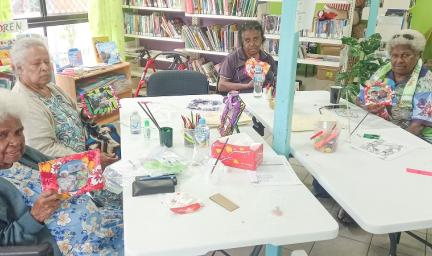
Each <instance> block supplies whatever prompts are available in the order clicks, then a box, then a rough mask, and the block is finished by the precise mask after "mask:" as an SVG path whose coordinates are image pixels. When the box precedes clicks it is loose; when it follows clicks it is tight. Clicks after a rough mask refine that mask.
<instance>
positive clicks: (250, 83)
mask: <svg viewBox="0 0 432 256" xmlns="http://www.w3.org/2000/svg"><path fill="white" fill-rule="evenodd" d="M251 88H254V81H253V79H252V80H250V81H249V83H247V84H245V89H251Z"/></svg>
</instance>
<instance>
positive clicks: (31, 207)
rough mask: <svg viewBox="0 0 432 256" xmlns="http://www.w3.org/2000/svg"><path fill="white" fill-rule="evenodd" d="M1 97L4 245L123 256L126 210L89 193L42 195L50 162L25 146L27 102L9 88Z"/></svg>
mask: <svg viewBox="0 0 432 256" xmlns="http://www.w3.org/2000/svg"><path fill="white" fill-rule="evenodd" d="M0 99H1V100H0V246H11V245H36V244H40V243H42V242H49V243H50V244H51V246H52V248H53V249H54V255H55V256H58V255H123V254H124V253H123V217H122V211H121V210H115V209H107V208H103V207H100V208H98V207H97V206H96V205H95V204H94V203H93V201H92V200H91V198H90V197H89V196H87V195H85V194H84V195H81V196H80V197H77V198H71V199H69V200H67V201H61V200H60V199H59V198H60V196H59V194H58V193H57V192H56V191H54V190H47V191H42V189H41V184H40V178H39V171H38V163H40V162H44V161H47V160H50V158H49V157H47V156H45V155H43V154H42V153H40V152H39V151H37V150H34V149H32V148H29V147H26V146H25V137H24V133H23V131H24V130H25V129H24V127H23V125H22V123H21V119H23V118H25V115H28V111H26V110H27V109H25V101H24V100H23V99H22V97H19V96H18V95H17V94H15V93H13V92H10V91H8V90H5V89H0Z"/></svg>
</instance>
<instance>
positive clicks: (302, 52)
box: [297, 44, 308, 59]
mask: <svg viewBox="0 0 432 256" xmlns="http://www.w3.org/2000/svg"><path fill="white" fill-rule="evenodd" d="M307 54H308V52H307V45H304V44H300V45H299V49H298V53H297V57H298V58H299V59H304V58H306V57H307Z"/></svg>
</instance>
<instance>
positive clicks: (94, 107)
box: [80, 85, 120, 118]
mask: <svg viewBox="0 0 432 256" xmlns="http://www.w3.org/2000/svg"><path fill="white" fill-rule="evenodd" d="M80 97H81V102H82V104H83V109H84V113H85V114H86V115H87V116H88V117H90V118H93V117H95V116H101V115H105V114H109V113H111V112H113V111H115V110H117V109H118V108H119V107H120V105H119V100H118V98H117V95H116V94H115V92H114V90H113V88H112V87H111V86H110V85H104V86H101V87H98V88H95V89H92V90H90V91H88V92H86V93H83V94H81V95H80Z"/></svg>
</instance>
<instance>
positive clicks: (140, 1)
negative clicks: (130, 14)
mask: <svg viewBox="0 0 432 256" xmlns="http://www.w3.org/2000/svg"><path fill="white" fill-rule="evenodd" d="M123 4H124V5H131V6H139V7H158V8H173V9H177V8H178V9H180V8H181V6H182V0H123Z"/></svg>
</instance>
